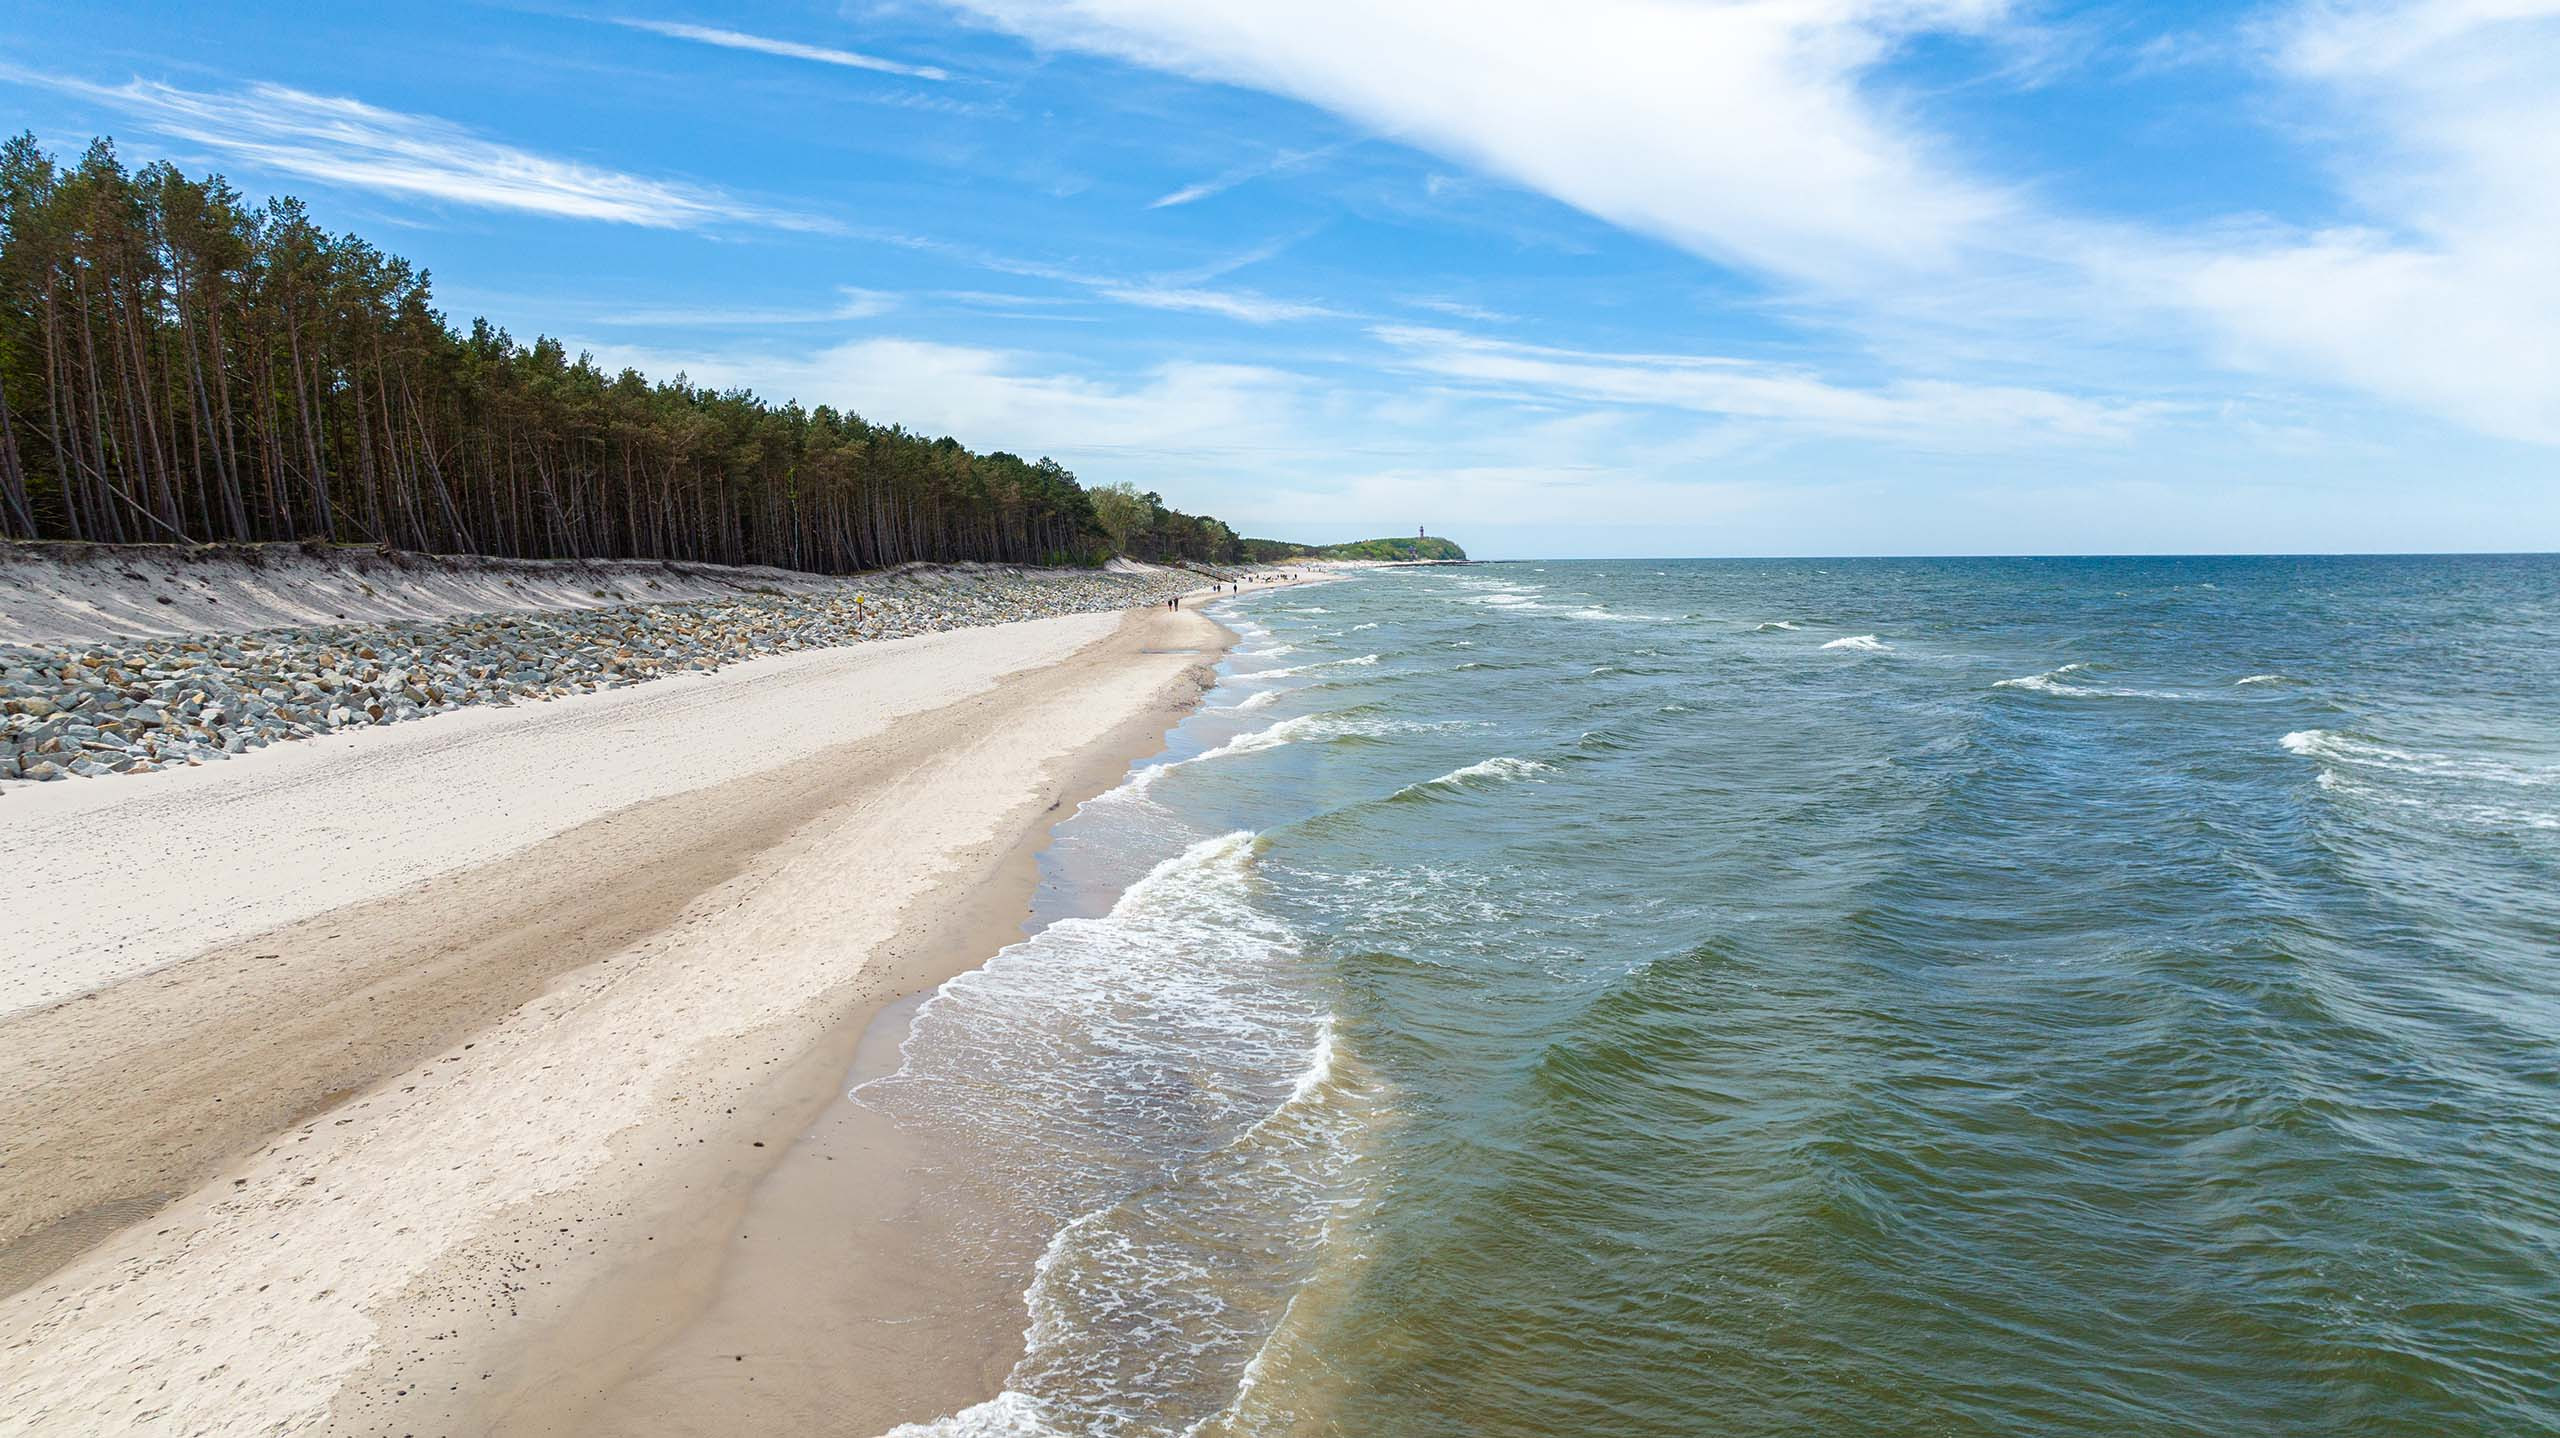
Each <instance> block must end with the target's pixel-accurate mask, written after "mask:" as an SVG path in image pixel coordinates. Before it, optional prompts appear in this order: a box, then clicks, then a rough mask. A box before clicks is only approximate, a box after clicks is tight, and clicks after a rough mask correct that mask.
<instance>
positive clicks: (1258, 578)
mask: <svg viewBox="0 0 2560 1438" xmlns="http://www.w3.org/2000/svg"><path fill="white" fill-rule="evenodd" d="M1297 577H1298V576H1296V575H1294V574H1257V575H1255V576H1254V577H1253V580H1252V582H1253V583H1255V584H1284V583H1287V582H1288V581H1290V580H1293V579H1296V578H1297ZM1244 586H1245V581H1242V580H1230V581H1229V582H1227V583H1225V584H1222V585H1218V586H1215V587H1217V588H1220V589H1225V590H1228V591H1231V592H1233V593H1236V594H1242V593H1244ZM1164 607H1165V608H1167V609H1180V608H1181V607H1182V596H1181V595H1179V594H1177V595H1175V596H1174V597H1172V598H1171V599H1168V600H1166V601H1165V602H1164Z"/></svg>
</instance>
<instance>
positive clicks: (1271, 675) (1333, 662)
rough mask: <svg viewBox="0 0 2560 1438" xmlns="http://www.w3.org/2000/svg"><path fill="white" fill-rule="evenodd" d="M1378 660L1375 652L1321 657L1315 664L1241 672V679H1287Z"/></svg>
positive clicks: (1356, 667)
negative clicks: (1350, 656) (1327, 657)
mask: <svg viewBox="0 0 2560 1438" xmlns="http://www.w3.org/2000/svg"><path fill="white" fill-rule="evenodd" d="M1377 662H1378V656H1377V655H1375V654H1362V655H1359V656H1356V657H1354V658H1350V659H1320V660H1318V661H1316V662H1315V663H1313V664H1293V665H1291V666H1290V667H1288V668H1286V669H1261V670H1256V671H1255V672H1253V673H1251V674H1239V675H1237V676H1236V677H1237V678H1239V679H1286V678H1288V677H1289V676H1290V675H1292V674H1313V673H1314V672H1316V671H1317V670H1319V669H1366V668H1368V667H1370V666H1372V665H1374V664H1376V663H1377Z"/></svg>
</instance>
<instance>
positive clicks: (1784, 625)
mask: <svg viewBox="0 0 2560 1438" xmlns="http://www.w3.org/2000/svg"><path fill="white" fill-rule="evenodd" d="M1795 627H1796V626H1795V623H1794V621H1792V620H1786V619H1772V620H1770V621H1769V622H1768V623H1766V624H1762V625H1758V626H1756V627H1755V628H1754V629H1753V630H1752V632H1753V633H1755V634H1768V633H1772V632H1775V631H1777V630H1781V629H1793V628H1795Z"/></svg>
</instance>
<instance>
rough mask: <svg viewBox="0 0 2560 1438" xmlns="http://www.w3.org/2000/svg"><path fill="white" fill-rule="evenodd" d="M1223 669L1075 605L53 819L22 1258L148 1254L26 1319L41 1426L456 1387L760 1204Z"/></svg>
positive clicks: (53, 1293)
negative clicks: (793, 1076) (869, 1019)
mask: <svg viewBox="0 0 2560 1438" xmlns="http://www.w3.org/2000/svg"><path fill="white" fill-rule="evenodd" d="M1221 640H1222V631H1219V630H1218V629H1217V628H1216V626H1215V625H1213V624H1211V623H1209V622H1208V621H1207V620H1205V619H1202V618H1200V617H1199V616H1197V615H1195V614H1191V613H1188V612H1181V613H1176V612H1169V611H1159V610H1146V611H1140V612H1137V613H1134V614H1132V615H1130V616H1128V617H1127V619H1126V620H1125V621H1124V620H1122V619H1121V618H1119V617H1115V616H1073V617H1067V618H1060V619H1052V620H1044V621H1039V622H1037V623H1033V624H1024V625H1012V626H1004V627H1001V628H993V629H978V630H968V631H962V632H956V633H949V634H938V635H928V636H922V637H919V638H916V639H910V640H902V641H896V642H893V643H887V644H877V645H865V646H858V647H855V648H850V649H840V650H830V651H823V652H816V653H804V654H794V655H787V656H781V657H778V658H775V659H769V660H759V661H755V662H753V663H750V664H744V665H740V666H737V667H736V668H733V669H730V670H727V671H724V672H722V673H720V674H717V675H712V676H702V677H698V678H683V679H673V680H668V681H664V682H663V683H660V684H654V685H649V686H645V687H643V688H639V689H633V690H620V691H612V692H608V693H603V694H597V695H591V696H585V697H581V698H578V699H574V700H567V701H562V702H560V703H557V704H554V705H549V706H544V707H541V708H536V709H495V710H487V711H477V712H471V713H462V714H455V715H450V716H446V717H444V718H442V719H440V720H438V721H437V722H435V723H433V724H425V725H417V726H403V727H400V728H394V729H385V730H374V731H366V732H363V733H359V734H354V735H348V736H341V737H335V738H330V739H324V740H318V741H313V742H311V743H309V744H305V745H298V746H293V747H291V748H290V749H286V750H278V751H272V752H270V753H268V754H264V755H260V756H256V757H255V758H254V759H253V760H250V761H243V762H239V763H235V764H231V765H227V766H221V767H218V768H209V769H205V770H201V771H189V772H186V773H179V774H168V775H161V776H154V777H153V778H152V779H151V780H149V781H136V782H133V783H104V784H92V785H56V786H49V787H48V788H46V789H44V790H41V791H34V792H30V793H25V794H21V795H16V796H12V800H11V804H10V806H9V809H8V810H7V812H6V813H5V814H0V825H5V829H0V833H5V835H6V838H7V841H8V847H9V848H10V851H11V853H12V855H13V857H15V856H21V855H23V856H26V860H25V869H24V873H23V874H22V875H21V876H20V882H21V884H22V888H21V890H20V892H21V894H22V896H25V897H28V898H30V899H31V900H33V901H32V902H23V903H18V904H13V905H11V906H10V907H9V909H8V910H7V911H6V913H5V916H0V951H5V952H7V953H8V954H9V955H10V956H11V962H10V963H9V964H8V965H7V967H6V968H5V970H0V982H4V983H5V984H6V986H7V987H6V989H5V992H0V1005H4V1006H5V1008H6V1010H7V1011H8V1012H7V1017H6V1018H5V1019H0V1094H5V1095H6V1098H5V1099H0V1105H5V1106H4V1107H0V1151H5V1152H6V1153H7V1154H8V1156H9V1161H8V1163H7V1164H6V1165H5V1166H0V1215H6V1219H5V1222H6V1223H7V1224H8V1228H7V1229H6V1230H5V1231H0V1240H8V1239H15V1240H17V1242H16V1243H15V1244H14V1245H12V1246H11V1247H10V1248H9V1249H7V1250H6V1251H5V1252H0V1264H5V1265H6V1267H7V1270H8V1271H14V1272H15V1273H17V1274H18V1275H19V1276H20V1277H21V1279H22V1280H23V1279H24V1278H26V1277H28V1276H32V1275H36V1274H44V1273H46V1271H47V1270H48V1269H51V1268H53V1266H54V1265H55V1264H57V1263H59V1262H60V1261H61V1260H62V1259H63V1258H64V1257H66V1256H67V1255H69V1254H72V1253H75V1252H77V1251H78V1250H79V1249H80V1248H81V1247H82V1246H84V1245H85V1244H86V1243H88V1242H89V1241H90V1240H92V1239H94V1238H96V1237H97V1236H98V1235H99V1234H101V1233H106V1232H110V1231H112V1236H109V1237H106V1238H105V1240H104V1241H103V1242H100V1243H98V1244H97V1245H96V1246H95V1247H94V1248H91V1249H90V1250H89V1251H87V1252H86V1253H83V1254H80V1256H79V1257H77V1259H76V1261H73V1262H71V1263H70V1264H69V1265H68V1266H67V1267H61V1268H60V1269H59V1270H58V1271H53V1272H51V1273H50V1274H49V1276H44V1277H41V1278H40V1279H38V1280H37V1281H35V1283H34V1285H33V1286H32V1287H27V1288H25V1289H24V1290H23V1291H21V1292H18V1293H17V1294H16V1295H15V1296H14V1297H11V1298H9V1299H8V1300H6V1301H5V1302H0V1432H93V1431H100V1432H102V1431H138V1432H187V1433H226V1432H267V1431H278V1430H280V1429H283V1428H292V1427H301V1426H308V1425H312V1424H315V1423H318V1422H320V1420H322V1419H323V1418H324V1416H325V1415H329V1414H331V1413H332V1412H333V1406H334V1413H335V1416H336V1423H335V1424H334V1425H331V1426H342V1427H351V1428H365V1427H368V1426H370V1425H371V1424H372V1423H373V1422H375V1421H377V1420H379V1419H382V1418H385V1417H387V1416H388V1411H389V1409H388V1408H387V1407H386V1405H390V1406H392V1407H405V1406H406V1405H410V1404H413V1403H416V1402H418V1401H420V1400H422V1399H424V1398H425V1397H426V1396H427V1394H426V1392H425V1389H424V1383H423V1374H424V1370H425V1368H427V1367H435V1365H434V1364H433V1363H432V1362H430V1360H431V1359H433V1358H436V1357H438V1356H441V1355H460V1354H463V1353H465V1352H468V1351H489V1350H490V1344H491V1341H492V1336H493V1335H499V1334H503V1333H505V1332H507V1331H509V1328H510V1325H511V1324H518V1323H521V1322H522V1321H524V1318H525V1317H526V1316H528V1315H529V1313H530V1312H531V1311H532V1310H536V1309H539V1308H541V1307H542V1303H541V1302H540V1300H542V1299H544V1298H545V1297H546V1296H549V1295H553V1294H556V1293H557V1292H558V1291H559V1289H560V1288H565V1287H570V1286H575V1285H576V1284H582V1283H584V1282H586V1281H587V1280H588V1278H589V1277H591V1276H592V1274H593V1273H594V1272H596V1271H600V1270H602V1269H607V1268H610V1267H612V1266H614V1265H615V1264H617V1263H619V1262H621V1261H623V1260H625V1259H627V1258H628V1257H629V1256H630V1255H632V1254H634V1253H636V1252H638V1251H640V1250H639V1246H640V1245H644V1244H647V1243H649V1242H652V1241H653V1240H654V1238H655V1235H653V1234H651V1233H649V1232H646V1231H645V1230H646V1229H647V1228H648V1226H649V1225H650V1223H651V1222H652V1220H653V1219H654V1218H655V1217H657V1216H658V1215H661V1214H664V1213H666V1212H668V1211H670V1206H671V1205H681V1204H682V1203H683V1202H684V1201H685V1200H684V1198H683V1194H684V1192H686V1191H687V1190H686V1186H687V1185H692V1184H717V1183H719V1182H722V1181H723V1180H722V1179H721V1178H720V1177H719V1175H720V1174H721V1173H722V1172H723V1171H724V1169H725V1168H727V1167H729V1166H734V1167H735V1169H736V1171H737V1172H738V1173H741V1174H753V1173H760V1172H761V1171H762V1165H763V1163H764V1162H765V1159H764V1158H760V1157H758V1156H757V1152H756V1145H757V1144H758V1143H759V1142H760V1141H762V1139H763V1138H764V1137H765V1136H764V1135H751V1133H750V1130H752V1129H754V1128H756V1127H757V1126H758V1125H760V1124H766V1123H770V1124H772V1125H773V1128H772V1131H771V1133H770V1139H771V1140H772V1141H776V1142H779V1141H784V1140H788V1139H789V1138H790V1137H791V1136H792V1135H793V1133H795V1132H796V1131H797V1130H796V1128H795V1127H793V1126H792V1125H793V1123H795V1122H800V1123H805V1122H806V1115H805V1114H801V1115H799V1116H798V1117H797V1119H796V1120H795V1118H794V1117H793V1115H792V1113H791V1112H789V1111H788V1110H790V1107H791V1105H792V1104H793V1103H802V1104H805V1103H806V1101H807V1098H806V1094H805V1093H804V1092H801V1091H800V1090H797V1089H790V1087H789V1086H787V1085H786V1086H784V1088H781V1089H777V1088H776V1087H775V1084H776V1079H777V1076H778V1075H783V1074H786V1073H790V1072H793V1071H795V1070H798V1069H803V1068H808V1067H809V1066H810V1064H811V1063H812V1062H813V1060H812V1057H811V1056H812V1055H813V1054H819V1053H822V1052H823V1051H825V1049H826V1043H825V1041H826V1039H827V1037H828V1036H829V1035H841V1034H843V1033H845V1032H847V1031H848V1027H849V1021H851V1020H856V1019H858V1017H859V1015H860V1013H861V1012H862V1011H864V1010H865V1009H866V1008H867V1007H868V1006H870V1005H873V1004H875V1003H876V1002H877V1001H878V1000H879V999H880V998H882V997H885V996H886V995H887V994H889V993H891V992H893V991H895V990H896V989H897V988H899V987H900V986H901V984H905V985H906V986H909V987H912V986H913V984H914V983H915V982H917V981H919V980H920V977H921V976H923V975H925V974H926V972H927V971H928V970H929V968H930V965H925V966H924V967H921V968H919V967H917V966H916V965H914V964H909V963H906V962H905V960H907V959H911V958H913V957H914V956H915V955H916V954H918V953H921V952H922V951H923V950H924V949H925V948H927V947H930V944H929V943H928V940H930V939H931V937H932V936H933V935H934V934H936V933H942V934H943V935H944V936H945V939H944V942H945V943H946V945H947V944H948V943H949V942H950V939H949V936H950V935H951V934H954V933H958V932H961V931H963V930H965V929H966V928H967V924H965V923H964V922H963V921H962V920H961V919H960V918H959V917H957V916H959V915H962V914H966V913H977V914H979V915H980V917H979V918H978V920H977V921H976V922H977V924H978V925H979V932H980V933H981V934H983V932H984V926H985V925H986V924H987V923H989V922H991V921H990V920H989V919H987V918H986V917H985V910H984V907H983V906H980V907H978V908H972V906H971V904H970V903H969V902H967V901H968V900H969V899H971V898H972V896H973V894H974V891H976V890H978V889H979V888H981V887H982V886H983V885H984V884H985V882H986V881H987V880H989V879H990V878H991V877H993V876H995V875H997V874H998V873H999V871H1001V870H1002V869H1003V868H1004V867H1005V865H1006V862H1007V860H1008V858H1009V857H1018V855H1019V853H1020V852H1021V849H1022V843H1023V839H1024V836H1025V835H1030V834H1036V833H1037V832H1039V831H1041V830H1043V829H1045V822H1044V816H1046V815H1047V814H1048V812H1049V811H1050V809H1051V808H1052V806H1054V805H1056V804H1058V803H1060V802H1062V801H1063V800H1065V799H1067V798H1069V797H1071V796H1072V795H1071V787H1072V786H1073V785H1075V784H1078V783H1085V782H1089V783H1091V784H1092V785H1093V787H1099V786H1100V784H1101V783H1104V782H1107V781H1108V780H1107V777H1106V778H1102V779H1089V778H1086V777H1083V776H1085V775H1087V774H1088V773H1091V772H1101V771H1104V770H1109V771H1111V772H1116V768H1117V765H1118V764H1120V763H1125V760H1126V758H1127V753H1128V750H1129V749H1130V748H1131V747H1133V746H1136V745H1140V744H1142V743H1146V742H1152V738H1153V736H1156V735H1160V733H1161V731H1162V729H1163V727H1164V726H1165V724H1166V723H1168V722H1169V721H1170V720H1171V718H1173V717H1174V716H1175V714H1176V713H1178V712H1179V710H1180V708H1181V707H1182V706H1184V705H1185V704H1187V702H1188V701H1189V700H1190V699H1191V698H1193V697H1196V694H1197V690H1198V682H1199V681H1198V679H1197V678H1196V677H1195V675H1196V671H1197V666H1199V665H1200V664H1202V663H1203V661H1204V660H1205V659H1206V658H1207V657H1209V655H1210V654H1211V653H1213V652H1214V649H1215V647H1216V646H1217V645H1218V643H1220V642H1221ZM1006 676H1010V677H1006ZM995 892H998V893H1000V894H1001V893H1002V892H1004V891H1003V886H1002V885H998V886H997V889H996V890H995ZM1019 900H1020V895H1019V893H1013V894H1012V897H1011V902H1012V904H1013V907H1012V909H1011V912H1012V913H1013V914H1014V915H1016V916H1018V914H1019V912H1020V909H1019ZM997 908H998V909H1001V908H1002V905H998V906H997ZM969 942H970V943H975V942H976V940H975V939H972V940H970V941H969ZM968 946H969V944H962V945H961V946H960V947H963V948H965V947H968ZM955 951H956V950H955ZM21 955H24V956H25V957H24V958H21V957H20V956H21ZM981 956H982V955H981ZM850 1027H851V1029H852V1030H854V1031H858V1028H859V1025H858V1023H851V1024H850ZM840 1061H841V1060H840V1058H839V1059H838V1060H837V1062H839V1063H840ZM832 1086H833V1084H832V1076H830V1077H829V1079H828V1082H827V1085H826V1087H827V1088H828V1089H830V1090H831V1089H832ZM804 1087H805V1086H804ZM724 1153H725V1154H727V1155H728V1156H727V1157H726V1158H723V1157H722V1155H723V1154H724ZM741 1181H743V1180H741ZM670 1187H672V1188H673V1189H674V1191H673V1192H670V1191H668V1190H669V1188H670ZM172 1195H175V1197H172ZM155 1210H156V1212H155ZM146 1215H148V1221H147V1222H139V1223H137V1222H134V1220H136V1219H138V1218H142V1217H144V1216H146ZM125 1225H129V1226H125ZM119 1226H121V1228H120V1231H115V1230H118V1229H119ZM0 1276H5V1272H0ZM555 1285H557V1286H558V1287H555ZM395 1338H396V1339H397V1340H399V1342H400V1343H404V1344H410V1345H412V1346H410V1347H408V1348H405V1349H404V1348H402V1347H399V1346H397V1345H395V1343H394V1342H393V1341H392V1340H393V1339H395ZM465 1366H467V1365H457V1364H455V1363H452V1362H446V1363H444V1364H443V1365H442V1366H441V1367H436V1368H435V1371H436V1375H437V1376H438V1378H440V1379H441V1380H443V1382H444V1383H445V1384H446V1385H448V1386H449V1387H450V1389H451V1390H452V1391H453V1392H454V1394H455V1395H456V1399H455V1401H457V1402H458V1401H460V1398H459V1394H460V1388H461V1385H462V1384H463V1383H464V1382H466V1381H487V1380H479V1379H473V1378H471V1377H470V1376H469V1375H468V1374H466V1373H465V1371H464V1367H465ZM474 1371H485V1370H474ZM377 1380H378V1384H379V1386H377ZM448 1411H450V1410H448ZM422 1431H423V1430H422Z"/></svg>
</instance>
